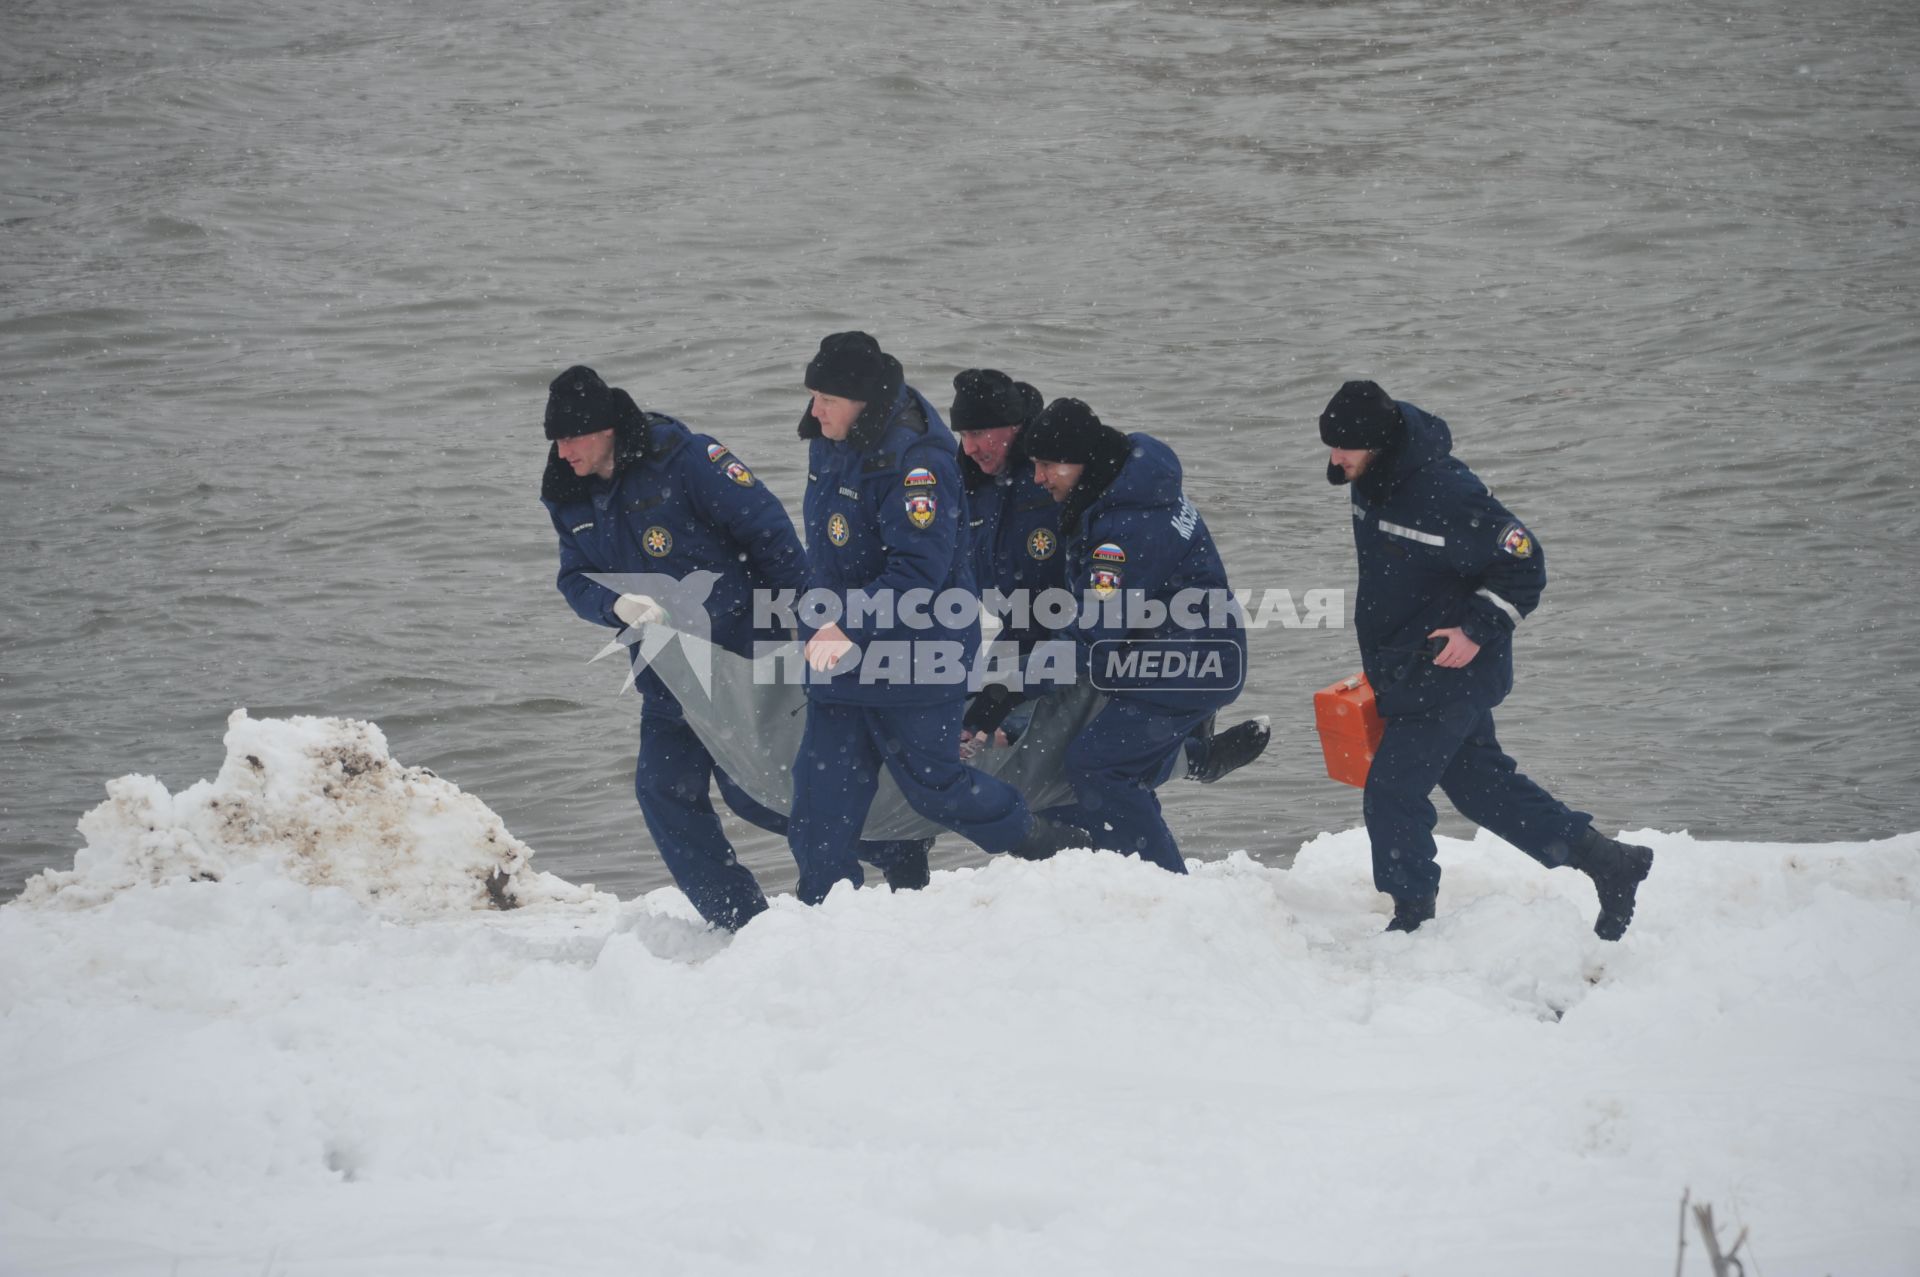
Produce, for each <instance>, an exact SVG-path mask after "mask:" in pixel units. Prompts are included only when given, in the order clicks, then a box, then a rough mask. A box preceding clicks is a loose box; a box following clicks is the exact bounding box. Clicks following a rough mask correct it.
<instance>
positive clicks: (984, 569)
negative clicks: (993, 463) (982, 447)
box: [959, 436, 1067, 654]
mask: <svg viewBox="0 0 1920 1277" xmlns="http://www.w3.org/2000/svg"><path fill="white" fill-rule="evenodd" d="M959 464H960V472H961V478H962V480H963V481H964V482H965V484H966V487H967V508H968V514H969V518H968V521H967V522H968V527H967V535H968V541H969V542H970V543H971V545H972V546H973V578H974V582H975V584H977V585H978V586H979V587H980V591H981V594H982V595H984V594H985V593H986V591H988V590H989V589H993V590H998V591H1000V593H1002V594H1004V595H1006V596H1007V597H1008V598H1012V597H1013V596H1014V595H1015V593H1016V592H1024V593H1025V595H1026V599H1027V618H1026V624H1025V625H1016V624H1015V623H1014V622H1015V621H1017V620H1018V619H1019V613H1018V612H1017V611H1014V612H1010V613H1009V614H1008V615H1007V616H1005V617H1003V618H1002V619H1003V620H1004V621H1005V622H1006V629H1005V630H1004V631H1002V634H1003V636H1004V637H1005V638H1006V639H1007V640H1009V641H1010V642H1013V643H1015V644H1017V645H1018V647H1019V649H1020V651H1021V652H1022V653H1023V654H1024V653H1026V652H1027V651H1029V650H1031V649H1032V647H1033V645H1034V644H1035V643H1037V642H1040V641H1041V640H1043V639H1046V638H1050V637H1053V635H1052V632H1051V631H1049V630H1048V629H1047V628H1046V627H1045V626H1043V625H1041V624H1040V622H1039V620H1038V619H1036V617H1035V614H1034V604H1035V602H1036V600H1038V598H1039V596H1040V594H1041V592H1042V591H1044V590H1057V589H1064V588H1066V584H1067V571H1066V564H1067V560H1066V556H1065V555H1064V554H1062V553H1061V552H1060V503H1059V502H1057V501H1055V500H1054V499H1053V494H1052V493H1050V492H1048V491H1047V490H1046V489H1045V488H1043V487H1041V486H1040V485H1039V484H1038V483H1035V482H1034V479H1033V463H1032V462H1031V461H1029V460H1027V458H1026V456H1025V455H1024V454H1023V453H1022V452H1021V451H1020V449H1019V445H1018V436H1015V446H1014V448H1013V450H1012V451H1011V452H1009V453H1008V455H1007V466H1006V469H1004V470H1002V471H1001V472H1000V473H999V474H997V475H990V474H987V473H986V472H985V471H983V470H981V469H980V467H979V466H977V465H975V464H974V463H973V462H972V460H970V459H969V458H967V457H966V456H962V457H961V458H960V462H959Z"/></svg>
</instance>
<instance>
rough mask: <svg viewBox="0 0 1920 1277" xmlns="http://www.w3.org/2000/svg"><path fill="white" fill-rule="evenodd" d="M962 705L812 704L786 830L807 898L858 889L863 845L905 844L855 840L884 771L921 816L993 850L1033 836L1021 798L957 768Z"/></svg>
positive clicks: (1008, 788) (1001, 785)
mask: <svg viewBox="0 0 1920 1277" xmlns="http://www.w3.org/2000/svg"><path fill="white" fill-rule="evenodd" d="M965 705H966V702H965V701H963V700H951V701H944V702H942V703H940V704H938V705H906V706H901V707H899V708H881V707H879V706H874V705H837V704H833V703H831V702H827V701H813V702H810V703H809V704H808V705H807V727H806V731H805V732H804V733H802V735H801V738H800V755H799V757H797V758H796V759H794V763H793V819H792V821H791V822H789V826H788V830H787V841H788V843H789V844H790V845H791V846H792V848H793V858H794V861H795V862H796V863H797V864H798V865H799V867H800V881H799V885H798V887H797V888H796V890H797V892H798V894H799V896H800V899H801V900H803V901H805V902H806V903H807V904H818V903H820V901H822V900H824V899H826V897H827V893H828V892H829V891H831V890H833V886H834V884H835V883H839V882H851V883H852V884H854V885H855V886H856V887H857V886H859V885H861V883H862V882H864V881H865V877H864V875H863V874H862V872H861V869H860V857H861V856H862V855H864V854H865V852H864V848H866V847H872V846H884V847H889V848H892V847H898V846H900V845H901V844H871V843H868V844H861V843H858V841H857V840H858V839H859V836H860V828H861V826H862V825H864V824H866V822H867V812H868V809H869V808H871V807H872V806H873V795H874V792H875V791H876V790H877V789H878V788H879V785H880V769H881V767H883V766H884V767H885V768H886V769H887V772H888V774H889V775H891V776H892V777H893V781H894V784H896V785H898V786H899V787H900V792H901V794H902V795H904V796H905V798H906V800H907V802H908V804H909V805H910V806H912V808H913V809H914V810H915V811H917V812H919V813H920V814H921V815H922V816H925V817H926V818H927V819H928V820H931V821H933V822H935V823H936V824H941V825H945V826H946V827H947V828H948V829H951V830H953V831H954V832H955V833H957V834H959V835H960V836H961V837H962V838H965V839H967V840H968V841H970V842H973V843H976V844H978V845H979V846H981V847H984V848H985V849H986V850H988V851H1008V850H1011V849H1012V848H1014V847H1016V846H1018V845H1019V844H1020V842H1021V841H1022V840H1023V839H1024V838H1025V837H1026V836H1027V834H1028V832H1029V831H1030V830H1031V829H1032V827H1033V818H1032V816H1031V815H1029V814H1028V812H1027V804H1026V800H1025V799H1023V798H1021V797H1020V791H1019V790H1017V789H1015V788H1014V787H1013V786H1011V785H1009V784H1007V783H1006V782H1005V781H1003V780H996V779H995V778H993V777H992V776H988V775H987V774H985V773H984V772H978V771H975V770H974V769H973V768H971V767H968V766H966V765H965V764H964V763H962V762H961V761H960V717H961V714H962V712H963V711H964V709H965ZM905 845H907V846H915V845H918V844H905ZM866 858H867V859H869V860H872V859H873V857H872V856H867V857H866ZM875 863H879V862H878V861H876V862H875ZM883 867H884V866H883Z"/></svg>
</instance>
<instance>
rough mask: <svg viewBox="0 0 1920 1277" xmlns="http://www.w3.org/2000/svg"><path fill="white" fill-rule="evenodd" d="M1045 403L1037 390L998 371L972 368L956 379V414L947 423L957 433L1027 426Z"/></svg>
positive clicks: (954, 388) (954, 393)
mask: <svg viewBox="0 0 1920 1277" xmlns="http://www.w3.org/2000/svg"><path fill="white" fill-rule="evenodd" d="M1045 402H1046V400H1045V399H1043V398H1042V397H1041V395H1040V392H1039V391H1038V390H1035V389H1034V388H1033V387H1032V386H1029V385H1028V384H1027V383H1026V382H1024V381H1015V380H1014V379H1013V378H1011V377H1009V376H1007V374H1005V373H1003V372H1001V371H1000V370H999V369H998V368H969V369H967V370H966V371H965V372H962V373H958V374H956V375H955V376H954V379H953V411H952V412H951V413H949V414H948V415H947V424H948V425H949V426H952V427H953V428H954V429H955V430H956V431H959V432H962V433H964V432H966V431H968V430H997V429H999V428H1000V427H1002V426H1024V425H1026V424H1028V423H1029V422H1031V421H1032V420H1033V419H1034V417H1036V416H1038V415H1039V413H1040V407H1041V405H1042V404H1044V403H1045Z"/></svg>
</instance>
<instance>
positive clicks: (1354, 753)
mask: <svg viewBox="0 0 1920 1277" xmlns="http://www.w3.org/2000/svg"><path fill="white" fill-rule="evenodd" d="M1313 722H1314V726H1316V727H1318V728H1319V729H1320V752H1321V753H1323V754H1325V755H1326V757H1327V775H1329V776H1331V777H1333V778H1334V779H1335V780H1337V781H1339V782H1340V783H1341V784H1343V785H1356V786H1363V785H1365V784H1366V783H1367V769H1368V768H1369V767H1371V766H1373V755H1374V751H1376V750H1378V749H1379V748H1380V737H1381V735H1382V734H1383V733H1384V732H1385V731H1386V729H1387V725H1386V722H1385V720H1384V719H1382V718H1381V717H1380V711H1379V710H1378V709H1376V708H1374V704H1373V688H1372V687H1370V686H1369V685H1368V683H1367V676H1366V675H1365V674H1355V675H1354V676H1353V677H1352V678H1343V679H1341V680H1340V681H1339V682H1338V683H1335V684H1334V685H1333V686H1332V687H1326V688H1322V689H1321V690H1319V691H1317V692H1315V693H1314V694H1313Z"/></svg>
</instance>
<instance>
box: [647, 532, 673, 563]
mask: <svg viewBox="0 0 1920 1277" xmlns="http://www.w3.org/2000/svg"><path fill="white" fill-rule="evenodd" d="M640 548H641V549H643V550H645V551H646V552H647V553H648V554H651V555H652V556H653V557H654V558H656V559H664V558H666V557H667V556H668V555H669V554H671V553H673V533H671V532H669V531H667V530H666V529H665V528H663V527H661V526H660V525H659V524H657V523H656V524H654V525H653V526H652V527H650V528H648V529H647V530H646V531H645V532H643V533H641V534H640Z"/></svg>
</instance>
